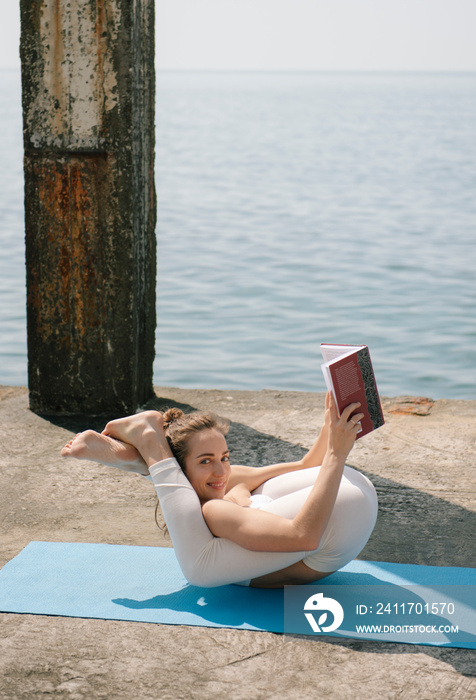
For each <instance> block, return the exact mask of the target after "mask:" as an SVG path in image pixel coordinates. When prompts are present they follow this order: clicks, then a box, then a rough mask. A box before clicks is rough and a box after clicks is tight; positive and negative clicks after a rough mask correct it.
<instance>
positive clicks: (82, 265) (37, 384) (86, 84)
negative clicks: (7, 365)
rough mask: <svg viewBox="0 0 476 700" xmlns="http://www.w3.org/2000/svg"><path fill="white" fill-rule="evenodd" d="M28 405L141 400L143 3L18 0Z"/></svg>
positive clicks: (147, 120)
mask: <svg viewBox="0 0 476 700" xmlns="http://www.w3.org/2000/svg"><path fill="white" fill-rule="evenodd" d="M20 5H21V59H22V94H23V124H24V147H25V159H24V170H25V229H26V266H27V325H28V364H29V389H30V407H31V409H32V410H33V411H36V412H37V413H44V414H58V413H59V414H64V413H70V414H95V415H99V414H104V413H107V414H125V413H128V412H133V411H135V410H136V409H137V408H138V407H139V406H140V405H141V404H143V403H144V402H145V401H146V400H147V399H149V398H150V396H151V395H152V391H153V390H152V363H153V359H154V341H155V323H156V320H155V275H156V244H155V217H156V213H155V209H156V203H155V190H154V112H155V72H154V0H68V2H65V1H64V0H21V2H20Z"/></svg>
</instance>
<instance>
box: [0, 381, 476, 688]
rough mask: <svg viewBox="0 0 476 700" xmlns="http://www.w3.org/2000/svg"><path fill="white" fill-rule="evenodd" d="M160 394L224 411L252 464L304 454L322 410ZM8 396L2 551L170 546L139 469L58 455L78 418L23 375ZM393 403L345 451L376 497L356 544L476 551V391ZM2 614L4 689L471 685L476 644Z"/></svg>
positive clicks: (410, 554)
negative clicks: (38, 401) (375, 515)
mask: <svg viewBox="0 0 476 700" xmlns="http://www.w3.org/2000/svg"><path fill="white" fill-rule="evenodd" d="M157 393H158V395H159V396H161V397H163V398H162V399H157V400H155V401H154V402H153V404H152V405H154V406H155V407H157V408H161V407H164V406H165V405H174V404H175V403H178V404H184V405H186V406H190V407H194V408H200V409H202V408H208V409H213V410H214V411H216V412H219V413H221V414H222V415H225V416H227V417H229V418H230V419H231V420H232V421H233V423H232V429H231V432H230V436H229V443H230V446H231V448H232V453H233V457H234V458H235V460H236V461H238V462H249V463H252V464H262V463H266V462H273V461H277V460H283V459H289V458H292V457H293V456H299V455H300V454H302V452H303V449H304V448H307V447H308V446H310V445H311V443H312V441H313V439H314V436H315V435H316V432H317V427H318V426H319V425H320V424H321V419H322V413H323V396H322V395H317V394H303V393H297V392H275V391H263V392H236V391H230V392H226V391H225V392H223V391H186V390H178V389H158V390H157ZM0 399H2V400H0V431H1V432H0V441H1V449H0V465H1V470H0V493H1V501H0V524H1V525H0V527H1V534H0V565H3V564H4V563H5V562H6V561H8V560H9V559H11V558H12V557H13V556H15V555H16V554H17V553H18V552H19V551H20V550H21V549H22V548H23V547H24V546H25V545H26V544H27V543H28V542H30V541H31V540H54V541H77V542H109V543H116V544H134V545H153V546H170V542H169V541H167V540H166V539H164V537H163V535H162V534H161V533H160V532H159V531H158V530H157V528H156V526H155V523H154V506H155V496H154V493H153V490H152V488H151V487H150V485H149V484H148V483H147V482H146V481H145V480H141V479H140V478H138V477H135V476H133V475H130V474H127V473H123V472H119V471H116V470H113V469H108V468H105V467H102V466H100V465H95V464H92V463H89V462H75V461H63V460H62V459H61V457H60V456H59V454H58V451H59V449H60V447H61V446H62V445H63V444H64V443H65V442H66V440H67V439H69V437H70V436H71V433H72V432H76V431H77V430H80V429H83V428H84V427H85V424H84V423H81V422H80V421H79V420H77V419H73V418H69V419H68V418H63V419H60V418H58V419H57V420H55V423H53V422H51V421H49V420H46V419H44V418H41V417H40V416H38V415H35V414H34V413H31V412H30V411H29V410H28V395H27V392H26V390H25V389H17V388H11V387H3V389H0ZM395 403H396V402H395V401H392V400H384V409H385V413H386V419H387V424H386V425H385V426H384V427H383V428H381V429H380V430H378V431H376V432H375V433H373V434H372V435H369V436H367V437H366V438H364V439H363V440H361V441H359V442H358V443H357V445H356V447H355V449H354V451H353V452H352V454H351V456H350V457H351V458H350V459H349V462H350V463H351V464H353V465H355V466H357V467H359V468H361V469H362V470H363V471H364V472H365V473H366V474H368V475H369V476H370V477H371V478H372V480H373V481H374V483H375V484H376V487H377V490H378V493H379V500H380V515H379V519H378V523H377V527H376V529H375V532H374V534H373V535H372V538H371V540H370V541H369V543H368V545H367V547H366V548H365V550H364V552H363V553H362V558H364V559H374V560H388V561H397V562H412V563H415V562H417V563H421V564H438V565H441V566H448V565H453V566H475V564H476V561H475V539H474V533H475V520H476V514H475V483H474V464H475V461H476V460H475V457H476V421H475V419H476V402H472V401H471V402H470V401H437V402H436V403H435V405H434V406H433V407H431V410H430V411H429V413H428V415H425V416H418V415H412V414H411V413H406V414H403V415H398V414H395V413H391V412H390V409H391V407H392V405H395ZM400 408H401V404H400ZM405 410H406V411H408V410H409V409H408V401H407V407H406V408H405ZM102 424H103V422H101V423H98V424H97V425H96V427H101V426H102ZM93 427H94V426H93ZM0 626H1V633H0V676H1V679H0V698H1V699H2V700H3V699H7V698H8V699H9V700H11V699H15V700H17V699H23V698H24V699H25V700H26V699H28V700H29V699H30V698H37V697H55V698H56V697H57V698H75V699H76V698H78V699H79V698H81V699H82V698H87V699H88V700H89V699H90V698H114V700H122V699H123V700H130V698H131V697H135V698H138V699H142V698H147V699H148V698H151V699H152V698H154V700H155V699H156V698H167V699H175V698H212V697H213V698H214V697H217V698H218V697H223V696H227V697H230V698H233V699H235V698H236V699H238V698H275V697H282V698H296V699H297V698H299V699H301V698H310V699H311V698H313V699H314V698H326V697H329V698H330V697H332V698H336V699H337V700H340V699H347V698H349V699H350V698H379V700H386V699H389V700H390V699H393V698H411V699H412V700H413V699H415V698H418V699H426V698H428V699H430V698H431V699H432V700H435V699H436V700H439V699H440V698H441V699H442V700H443V699H445V700H446V699H447V698H451V699H452V700H453V699H457V700H469V699H470V698H471V699H472V698H474V697H475V696H476V679H475V678H474V676H475V674H476V659H475V653H474V652H473V651H470V650H463V649H438V648H433V647H425V646H411V645H403V644H388V643H387V644H382V643H378V642H358V641H351V640H349V641H341V640H335V639H326V640H316V639H315V638H307V637H283V636H280V635H275V634H271V633H261V632H258V633H255V632H249V631H241V630H227V629H201V628H188V627H180V626H179V627H173V626H162V625H149V624H141V623H129V622H115V621H102V620H81V619H69V618H60V617H57V618H56V617H44V616H36V615H11V614H4V615H0Z"/></svg>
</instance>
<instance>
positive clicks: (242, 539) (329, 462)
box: [202, 396, 363, 552]
mask: <svg viewBox="0 0 476 700" xmlns="http://www.w3.org/2000/svg"><path fill="white" fill-rule="evenodd" d="M359 405H360V404H351V405H350V406H348V407H347V408H346V409H345V410H344V411H343V412H342V416H341V417H340V418H339V416H338V414H337V408H336V405H335V402H334V399H333V398H332V397H331V396H328V397H327V398H326V424H327V426H328V430H329V441H328V448H327V451H326V454H325V456H324V459H323V460H322V465H321V469H320V470H319V475H318V477H317V479H316V482H315V484H314V486H313V488H312V490H311V493H310V494H309V497H308V498H307V500H306V502H305V504H304V505H303V507H302V508H301V510H300V511H299V513H298V514H297V515H296V516H295V517H294V518H293V519H292V520H290V519H286V518H281V517H280V516H277V515H275V514H273V513H268V512H266V511H260V510H255V509H248V508H241V507H240V506H238V505H237V504H235V503H230V502H229V501H225V500H223V499H213V500H210V501H207V502H206V503H205V504H204V505H203V507H202V511H203V515H204V518H205V520H206V522H207V525H208V527H209V528H210V530H211V532H212V533H213V534H214V535H215V536H216V537H225V538H227V539H230V540H232V541H233V542H236V543H237V544H239V545H241V546H242V547H244V548H246V549H250V550H253V551H263V552H275V551H278V552H294V551H301V550H313V549H317V547H318V546H319V542H320V540H321V537H322V534H323V532H324V530H325V528H326V526H327V523H328V521H329V518H330V515H331V513H332V509H333V507H334V503H335V499H336V497H337V492H338V490H339V485H340V481H341V478H342V472H343V470H344V464H345V460H346V458H347V455H348V454H349V452H350V450H351V449H352V447H353V445H354V442H355V438H356V436H357V432H358V429H359V426H357V425H356V423H357V421H358V420H360V418H362V417H363V414H358V415H356V416H353V418H352V419H351V420H350V416H351V415H352V412H353V411H355V410H356V409H357V408H358V407H359Z"/></svg>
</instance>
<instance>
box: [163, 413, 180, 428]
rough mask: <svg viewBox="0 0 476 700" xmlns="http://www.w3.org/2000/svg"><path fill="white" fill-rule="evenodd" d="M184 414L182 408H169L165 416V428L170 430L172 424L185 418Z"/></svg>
mask: <svg viewBox="0 0 476 700" xmlns="http://www.w3.org/2000/svg"><path fill="white" fill-rule="evenodd" d="M184 415H185V414H184V412H183V411H181V410H180V408H169V409H167V411H165V413H164V414H163V421H164V428H168V427H169V426H170V425H171V424H172V423H174V422H175V421H177V420H180V418H182V416H184Z"/></svg>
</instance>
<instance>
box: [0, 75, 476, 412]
mask: <svg viewBox="0 0 476 700" xmlns="http://www.w3.org/2000/svg"><path fill="white" fill-rule="evenodd" d="M0 81H1V82H0V85H1V92H0V125H1V129H2V145H1V152H2V169H1V171H0V249H1V258H0V383H4V384H25V383H26V381H27V357H26V332H25V269H24V233H23V180H22V142H21V109H20V82H19V75H18V73H17V72H15V71H3V72H1V73H0ZM156 123H157V132H156V139H157V148H156V152H157V158H156V187H157V200H158V202H157V204H158V208H157V213H158V223H157V241H158V276H157V332H156V338H157V341H156V360H155V363H154V383H155V384H158V385H168V386H180V387H191V388H220V389H262V388H270V389H282V390H305V391H324V390H325V386H324V381H323V378H322V374H321V371H320V367H319V365H320V362H321V356H320V350H319V344H320V342H328V343H352V344H357V343H364V344H367V345H369V347H370V350H371V355H372V359H373V364H374V370H375V373H376V376H377V382H378V385H379V388H380V391H381V393H382V394H384V395H390V396H392V395H398V394H413V395H426V396H430V397H433V398H462V399H474V398H476V320H475V307H476V281H475V278H476V274H475V266H476V240H475V239H476V198H475V192H476V74H474V73H466V74H464V73H461V74H455V73H446V74H444V73H442V74H435V73H400V74H399V73H367V74H365V73H158V75H157V114H156Z"/></svg>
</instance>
